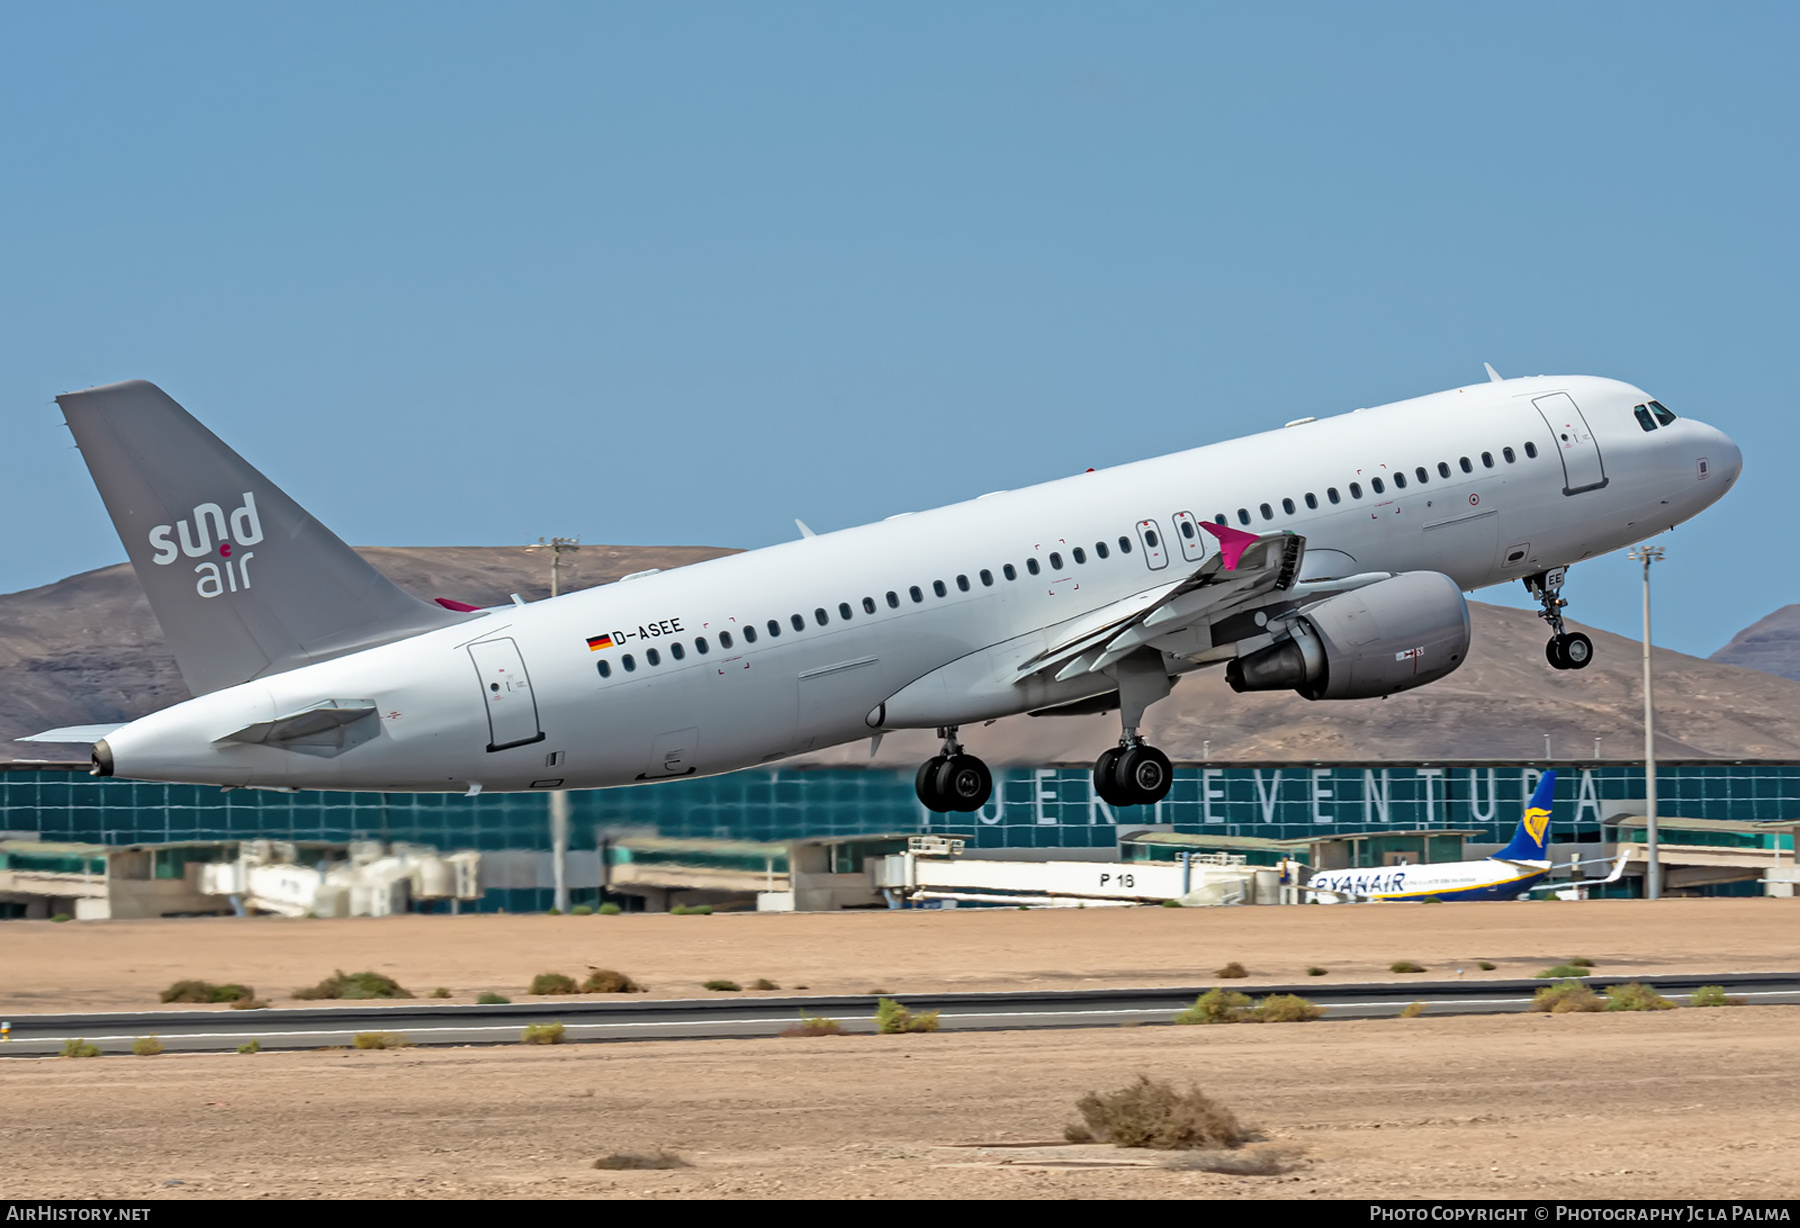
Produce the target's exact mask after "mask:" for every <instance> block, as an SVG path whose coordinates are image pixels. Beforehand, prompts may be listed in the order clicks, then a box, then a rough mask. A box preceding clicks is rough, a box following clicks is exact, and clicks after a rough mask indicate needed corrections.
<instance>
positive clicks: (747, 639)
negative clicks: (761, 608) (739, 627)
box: [726, 623, 756, 647]
mask: <svg viewBox="0 0 1800 1228" xmlns="http://www.w3.org/2000/svg"><path fill="white" fill-rule="evenodd" d="M744 643H746V644H754V643H756V628H755V627H754V626H752V625H751V624H749V623H745V624H744ZM726 647H730V645H726Z"/></svg>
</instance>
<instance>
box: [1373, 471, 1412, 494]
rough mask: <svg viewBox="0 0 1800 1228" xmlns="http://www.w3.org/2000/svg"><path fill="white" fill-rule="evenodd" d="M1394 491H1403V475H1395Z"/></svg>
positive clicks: (1404, 477)
mask: <svg viewBox="0 0 1800 1228" xmlns="http://www.w3.org/2000/svg"><path fill="white" fill-rule="evenodd" d="M1376 489H1377V490H1379V489H1381V488H1380V487H1376ZM1394 489H1395V490H1405V489H1406V475H1405V474H1404V473H1396V474H1395V475H1394Z"/></svg>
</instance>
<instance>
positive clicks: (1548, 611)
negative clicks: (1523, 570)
mask: <svg viewBox="0 0 1800 1228" xmlns="http://www.w3.org/2000/svg"><path fill="white" fill-rule="evenodd" d="M1567 576H1568V568H1566V567H1553V568H1551V569H1550V570H1549V571H1540V572H1538V573H1537V574H1536V575H1532V576H1526V577H1525V581H1524V583H1525V591H1526V592H1528V593H1530V594H1531V595H1532V597H1533V598H1534V599H1536V600H1537V602H1538V603H1539V604H1540V605H1542V606H1543V607H1544V608H1543V609H1541V610H1539V611H1538V617H1539V618H1541V619H1543V620H1544V621H1545V622H1547V623H1549V624H1550V629H1551V630H1552V631H1553V632H1555V634H1554V635H1552V636H1551V637H1550V642H1549V643H1547V644H1545V645H1544V659H1545V660H1546V661H1548V662H1550V665H1551V667H1552V668H1553V669H1586V668H1587V667H1588V664H1589V663H1590V662H1591V661H1593V659H1594V641H1592V640H1590V639H1589V638H1588V637H1587V636H1585V635H1583V634H1581V632H1579V631H1570V630H1569V629H1568V628H1567V627H1565V626H1564V625H1563V616H1562V612H1563V608H1564V607H1565V606H1567V605H1568V604H1569V603H1568V602H1567V601H1566V600H1564V598H1563V595H1562V586H1563V580H1564V579H1565V578H1567Z"/></svg>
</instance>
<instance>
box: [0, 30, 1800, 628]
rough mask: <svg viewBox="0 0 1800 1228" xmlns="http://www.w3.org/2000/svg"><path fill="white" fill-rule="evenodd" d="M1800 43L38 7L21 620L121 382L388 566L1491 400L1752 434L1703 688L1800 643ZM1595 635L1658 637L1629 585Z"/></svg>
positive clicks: (1675, 617) (15, 354)
mask: <svg viewBox="0 0 1800 1228" xmlns="http://www.w3.org/2000/svg"><path fill="white" fill-rule="evenodd" d="M1797 28H1800V8H1795V7H1794V6H1791V5H1787V6H1782V5H1734V6H1692V5H1690V6H1664V5H1647V4H1630V5H1608V4H1584V5H1560V4H1559V5H1530V4H1518V5H1507V6H1476V5H1445V4H1421V5H1386V4H1372V5H1355V6H1352V5H1324V6H1316V7H1315V6H1309V5H1289V6H1285V7H1274V6H1251V5H1232V6H1204V5H1198V4H1168V5H1160V4H1123V5H1105V6H1102V5H1072V4H1070V5H1055V4H1042V3H1033V4H1024V3H1018V4H967V3H962V4H928V3H917V2H915V3H908V4H905V5H889V6H876V5H843V4H818V5H805V4H779V3H764V4H757V5H741V4H740V5H726V4H701V3H688V4H679V5H670V4H641V5H605V4H581V5H554V4H533V5H486V6H475V5H454V4H446V3H433V4H421V5H401V4H374V5H367V4H358V5H331V4H307V5H286V6H275V5H256V6H249V5H237V4H218V5H183V4H175V3H161V4H157V5H138V4H120V5H110V4H80V3H75V4H66V5H27V4H23V3H9V4H6V5H4V6H0V108H3V110H0V114H3V115H4V117H5V119H4V122H0V415H4V417H3V418H0V422H3V423H4V425H5V428H6V432H7V434H6V439H7V445H6V447H5V448H4V449H0V516H3V517H4V520H5V523H6V525H7V526H8V531H7V533H6V543H7V544H6V547H5V549H4V550H3V551H0V590H4V591H10V590H15V589H20V588H26V587H31V586H34V585H38V584H43V583H48V582H50V581H53V580H55V579H58V578H60V577H62V576H65V575H68V574H71V573H73V572H76V571H80V570H84V569H86V568H89V567H95V566H100V565H103V564H106V563H109V562H114V561H117V560H119V559H121V558H123V551H122V549H121V548H120V546H119V543H118V541H117V538H116V536H115V535H114V533H113V531H112V528H111V526H110V524H109V523H108V521H107V520H106V517H105V514H104V510H103V509H102V507H101V505H100V502H99V499H98V497H97V496H96V495H95V494H94V492H93V489H92V486H91V484H90V483H89V481H88V479H87V476H86V474H85V471H84V470H83V469H82V468H81V466H80V462H79V459H78V457H77V456H76V454H75V452H74V451H73V450H72V447H71V444H70V441H69V439H68V436H67V433H66V432H65V431H64V430H63V428H62V427H61V426H60V425H59V415H58V414H57V411H56V409H55V406H54V405H53V404H52V403H51V399H50V398H51V397H52V396H54V395H55V394H56V393H57V392H60V391H64V390H68V389H72V388H79V387H85V386H88V385H92V384H97V383H103V382H109V381H112V380H117V379H123V378H130V377H144V378H148V379H152V380H154V381H156V382H157V383H159V384H161V385H162V386H163V387H164V388H166V389H167V390H168V391H169V392H170V393H172V394H173V395H174V396H175V397H176V398H177V399H178V400H180V401H182V402H183V403H184V404H185V405H186V406H187V407H188V408H189V409H190V410H192V411H193V412H194V413H195V414H196V415H198V416H199V417H200V418H201V420H202V421H204V422H206V423H207V424H208V425H209V426H211V427H212V428H213V429H214V430H215V431H217V432H218V433H219V434H220V435H222V436H223V437H224V438H225V439H226V440H227V441H228V442H230V443H231V444H233V446H235V447H237V448H238V449H239V450H240V451H242V452H243V453H244V454H245V455H246V456H247V457H249V458H250V459H251V461H252V462H253V463H256V464H257V465H258V466H259V467H261V468H262V469H263V470H264V471H265V472H267V473H268V474H269V475H270V476H271V477H273V478H274V479H275V480H276V481H278V482H280V483H281V484H282V485H283V486H284V487H286V488H287V489H288V490H289V491H290V492H291V493H292V494H294V495H295V496H296V497H298V498H299V499H300V500H301V501H302V502H303V503H304V504H306V505H307V506H308V508H309V509H311V510H312V511H313V512H314V513H315V514H316V515H318V516H319V517H320V518H321V519H323V520H324V521H325V522H326V523H327V524H329V525H331V526H332V527H333V528H334V529H336V530H337V531H338V532H339V533H340V534H341V535H342V536H344V537H345V538H347V539H348V540H350V541H352V542H354V543H357V544H377V545H448V544H501V543H509V542H521V541H528V540H533V539H535V538H537V537H538V536H539V535H549V534H564V535H573V534H580V535H581V536H582V537H583V538H584V539H585V540H587V541H592V542H626V543H643V544H660V543H684V544H686V543H718V544H724V545H732V546H756V545H762V544H767V543H770V542H773V541H779V540H783V539H785V538H787V537H790V536H792V535H793V532H794V530H793V524H792V519H793V517H795V516H799V517H802V518H804V519H805V520H807V521H808V522H809V523H810V524H811V525H812V526H813V527H814V528H816V529H819V530H825V529H830V528H839V527H844V526H848V525H852V524H857V523H862V522H864V521H869V520H874V519H878V518H880V517H882V516H886V515H889V514H891V513H893V512H897V511H905V510H910V509H916V508H921V507H929V506H933V505H936V504H940V503H945V502H950V501H953V500H956V499H959V498H964V497H968V496H971V495H974V494H979V493H981V492H982V491H986V490H991V489H995V488H999V487H1013V486H1020V485H1025V484H1028V483H1031V482H1035V481H1041V480H1046V479H1050V478H1054V477H1059V476H1062V475H1064V474H1067V473H1071V472H1075V471H1079V470H1081V469H1084V468H1086V467H1088V466H1090V465H1094V466H1103V465H1109V464H1115V463H1118V462H1122V461H1127V460H1132V459H1136V458H1139V457H1143V456H1149V455H1155V454H1157V453H1160V452H1166V451H1172V450H1175V449H1178V448H1183V447H1190V446H1193V445H1196V444H1200V443H1205V442H1208V441H1212V440H1216V439H1221V438H1227V437H1230V436H1232V435H1237V434H1243V433H1247V432H1249V431H1252V430H1259V429H1264V428H1267V427H1271V426H1278V425H1280V424H1281V423H1282V422H1284V421H1286V420H1288V419H1291V418H1295V417H1299V416H1301V415H1304V414H1320V415H1323V414H1327V413H1335V412H1341V411H1343V410H1347V409H1353V408H1355V407H1357V406H1361V405H1373V404H1379V403H1381V402H1384V401H1388V400H1393V399H1397V398H1400V397H1405V396H1410V395H1415V394H1420V393H1425V392H1430V391H1435V390H1438V389H1442V388H1447V387H1454V386H1456V385H1459V384H1464V383H1468V382H1470V381H1472V380H1476V379H1479V378H1481V363H1482V362H1483V361H1484V360H1485V361H1490V362H1492V363H1493V364H1494V365H1495V366H1496V367H1498V368H1499V369H1500V370H1501V371H1502V372H1503V373H1508V374H1533V373H1537V372H1580V373H1588V374H1598V375H1610V376H1615V377H1618V378H1622V379H1627V380H1630V381H1632V382H1634V383H1637V384H1639V385H1641V386H1643V387H1645V388H1647V389H1650V390H1651V391H1652V392H1653V393H1654V394H1655V395H1657V396H1659V397H1660V398H1661V399H1662V400H1664V401H1665V402H1667V403H1668V404H1669V405H1670V406H1671V407H1673V408H1674V409H1675V410H1677V412H1682V413H1688V414H1692V415H1693V416H1696V417H1700V418H1704V419H1706V420H1708V421H1710V422H1713V423H1714V424H1716V425H1718V426H1721V427H1723V428H1724V429H1726V430H1727V431H1729V432H1730V433H1731V434H1732V435H1733V436H1735V437H1736V438H1737V439H1738V441H1739V442H1740V443H1741V444H1742V445H1743V446H1744V450H1745V457H1746V460H1745V471H1744V477H1743V479H1742V481H1741V482H1740V484H1739V486H1738V488H1737V490H1735V491H1734V492H1733V493H1732V494H1731V495H1730V496H1729V497H1728V498H1727V499H1726V500H1724V501H1723V502H1722V503H1721V504H1719V505H1718V506H1717V507H1715V508H1714V509H1712V510H1711V511H1709V512H1707V513H1706V514H1705V515H1703V516H1702V517H1700V518H1699V519H1697V520H1695V521H1693V522H1690V523H1689V524H1688V525H1685V526H1682V527H1681V528H1680V529H1678V530H1677V531H1676V532H1675V533H1674V534H1672V535H1669V536H1668V537H1667V538H1666V539H1665V542H1664V544H1665V545H1666V546H1667V547H1668V550H1669V556H1670V557H1669V562H1668V563H1667V564H1665V565H1664V567H1663V570H1661V571H1660V572H1659V577H1660V583H1659V588H1658V594H1657V611H1658V639H1659V641H1660V642H1663V643H1666V644H1669V645H1670V646H1673V647H1678V648H1681V649H1683V650H1685V651H1689V652H1697V653H1702V654H1704V653H1707V652H1711V651H1713V650H1714V649H1716V648H1718V647H1719V646H1720V645H1722V644H1723V643H1724V642H1725V641H1726V640H1727V639H1728V638H1729V637H1730V636H1731V635H1732V634H1733V633H1734V632H1735V631H1737V630H1738V629H1739V628H1741V627H1743V626H1744V625H1746V624H1748V623H1750V622H1752V621H1754V620H1755V619H1757V618H1760V617H1761V616H1762V615H1764V614H1766V613H1768V612H1769V611H1770V610H1772V609H1774V608H1775V607H1777V606H1779V605H1783V604H1786V603H1788V602H1792V601H1797V600H1800V580H1796V578H1795V577H1796V574H1797V573H1796V570H1795V569H1794V568H1793V567H1792V566H1791V565H1790V563H1789V562H1788V561H1787V560H1786V559H1785V557H1784V554H1785V550H1784V548H1783V547H1782V546H1781V543H1782V541H1784V540H1785V536H1786V534H1787V533H1788V532H1789V529H1788V525H1789V523H1790V520H1791V510H1790V509H1791V507H1792V499H1791V498H1790V499H1787V500H1783V499H1782V498H1781V496H1780V491H1781V490H1782V489H1783V488H1784V486H1789V485H1790V484H1791V483H1792V481H1793V478H1792V477H1791V476H1790V473H1791V471H1792V470H1793V468H1794V463H1795V460H1796V450H1797V449H1796V438H1797V433H1796V430H1795V428H1794V425H1793V415H1794V412H1795V407H1794V396H1793V393H1792V391H1791V390H1790V389H1789V388H1788V387H1787V383H1786V381H1787V378H1788V375H1789V368H1788V363H1789V361H1790V360H1791V358H1792V357H1793V355H1794V349H1795V346H1794V341H1795V337H1796V327H1795V326H1796V323H1797V321H1796V309H1795V293H1796V291H1795V287H1796V285H1797V284H1800V279H1797V277H1796V274H1797V272H1800V270H1797V269H1796V222H1795V218H1796V216H1800V212H1797V210H1796V198H1797V196H1800V193H1797V192H1796V187H1797V186H1800V184H1797V180H1800V158H1796V156H1795V154H1796V137H1797V136H1800V132H1797V130H1796V121H1797V119H1800V106H1797V105H1796V104H1797V101H1800V75H1797V74H1796V73H1795V72H1794V71H1793V68H1792V64H1793V60H1794V56H1795V53H1796V51H1797V50H1800V40H1797V39H1796V32H1797ZM1791 493H1792V491H1791V489H1790V494H1791ZM1569 595H1570V596H1571V597H1572V599H1573V601H1574V603H1575V604H1574V606H1573V607H1572V613H1574V614H1575V615H1577V616H1578V617H1580V618H1581V619H1583V620H1584V621H1587V622H1590V623H1594V624H1597V625H1600V626H1603V627H1607V628H1609V629H1612V630H1616V631H1621V632H1624V633H1627V634H1635V633H1636V630H1637V625H1638V622H1637V620H1638V600H1639V594H1638V589H1637V584H1636V571H1635V569H1634V568H1633V567H1632V565H1631V564H1629V563H1628V562H1625V561H1624V560H1623V559H1622V558H1617V559H1608V560H1601V561H1597V562H1593V563H1589V564H1584V565H1583V566H1581V567H1579V568H1577V569H1576V570H1575V572H1574V576H1573V579H1572V581H1571V584H1570V589H1569ZM1481 596H1482V598H1483V599H1486V600H1493V599H1496V598H1497V597H1501V596H1502V594H1501V593H1500V591H1499V590H1487V591H1485V592H1484V593H1483V594H1481Z"/></svg>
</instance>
